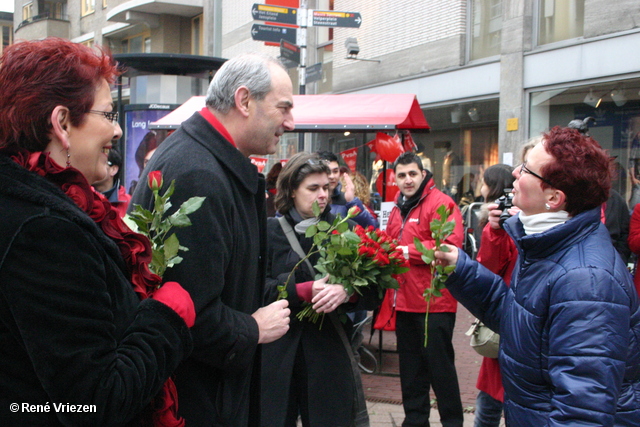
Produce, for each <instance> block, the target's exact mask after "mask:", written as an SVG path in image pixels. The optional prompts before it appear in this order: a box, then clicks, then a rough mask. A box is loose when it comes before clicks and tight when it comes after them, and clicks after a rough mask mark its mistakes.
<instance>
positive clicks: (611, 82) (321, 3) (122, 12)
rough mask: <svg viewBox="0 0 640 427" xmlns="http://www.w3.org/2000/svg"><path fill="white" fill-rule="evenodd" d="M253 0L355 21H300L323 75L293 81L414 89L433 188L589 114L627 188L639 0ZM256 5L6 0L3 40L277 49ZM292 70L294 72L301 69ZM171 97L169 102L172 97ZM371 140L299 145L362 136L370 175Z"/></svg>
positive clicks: (469, 178)
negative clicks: (427, 128)
mask: <svg viewBox="0 0 640 427" xmlns="http://www.w3.org/2000/svg"><path fill="white" fill-rule="evenodd" d="M265 2H266V3H269V4H279V5H283V6H285V7H290V8H305V9H314V10H322V11H331V10H333V11H346V12H357V13H359V14H360V15H361V17H362V23H361V25H360V26H359V28H355V27H337V26H336V27H322V26H310V27H308V28H307V29H306V37H304V38H300V37H299V38H298V39H297V40H296V41H297V42H298V44H302V45H304V46H306V49H303V51H304V52H305V53H306V56H305V65H308V66H309V65H314V64H322V73H321V77H320V79H319V80H315V81H313V82H306V81H305V80H303V81H301V82H300V83H301V84H299V85H295V84H294V86H298V87H300V88H301V89H302V88H304V91H305V93H307V94H311V93H414V94H416V95H417V98H418V101H419V103H420V105H421V107H422V108H423V111H424V113H425V116H426V118H427V120H428V122H429V124H430V125H431V128H432V130H431V132H430V133H427V134H416V135H413V139H414V141H415V142H416V143H417V145H418V150H419V152H420V153H421V154H422V156H423V158H424V163H425V164H426V165H428V166H429V167H430V168H431V169H432V171H433V173H434V176H435V178H436V182H437V183H438V184H440V185H441V186H445V185H446V186H451V187H453V186H455V187H456V189H457V190H458V194H460V193H462V192H464V191H474V190H479V188H475V189H474V186H476V184H477V180H478V177H479V176H480V175H481V173H482V170H483V168H485V167H487V166H489V165H491V164H494V163H498V162H505V163H510V164H516V163H518V162H519V152H520V147H521V146H522V145H523V144H524V143H525V142H526V141H527V140H528V139H529V138H531V137H533V136H536V135H539V134H540V133H541V132H543V131H545V130H547V129H549V128H550V127H552V126H554V125H563V126H566V125H567V124H568V123H569V121H571V120H574V119H580V120H584V119H587V118H588V117H592V118H593V119H592V120H589V127H590V134H591V136H593V137H594V138H595V139H596V140H598V141H599V142H600V143H601V145H602V146H603V147H604V148H606V149H608V150H609V151H610V153H611V155H612V156H615V157H616V161H617V163H618V165H619V168H620V176H619V179H618V180H617V181H616V187H615V188H616V189H618V190H619V191H620V192H621V193H623V195H624V196H625V198H627V199H628V198H629V195H630V191H631V181H630V178H629V177H628V175H627V172H628V171H629V170H636V169H640V94H639V91H640V54H638V53H637V52H636V50H637V46H639V45H640V3H639V2H638V1H637V0H618V1H616V2H611V1H608V0H448V1H442V0H401V1H400V2H384V1H367V0H265ZM254 3H255V1H249V0H130V1H124V0H63V1H35V0H16V2H15V13H14V22H13V25H14V28H15V34H14V38H15V40H19V39H33V38H39V37H43V36H47V35H55V36H60V37H65V38H69V39H71V40H74V41H77V42H81V43H86V44H89V45H91V44H93V43H96V44H100V45H107V46H109V47H110V48H111V50H112V51H113V52H115V53H144V52H147V53H181V54H193V55H204V56H213V57H220V58H229V57H232V56H234V55H237V54H239V53H242V52H247V51H263V52H266V53H270V54H272V55H274V56H277V55H279V54H280V48H279V46H273V45H267V44H265V43H264V42H260V41H256V40H253V38H252V35H251V30H252V27H253V26H254V24H263V22H260V21H255V20H254V19H253V17H252V14H251V9H252V6H253V4H254ZM298 33H299V34H300V33H302V31H301V29H298ZM349 38H355V39H356V40H357V45H358V48H359V52H358V53H357V54H355V55H354V54H353V50H352V46H350V47H349V49H350V50H349V51H348V50H347V46H345V42H346V41H347V39H349ZM290 73H291V75H292V78H293V79H294V83H295V82H298V79H299V77H300V74H301V73H300V71H299V69H298V68H291V69H290ZM302 83H304V85H303V84H302ZM149 84H153V83H152V82H149ZM196 86H197V85H196ZM200 86H201V85H200ZM163 87H164V86H163ZM199 91H201V89H200V88H197V89H194V90H193V91H192V92H189V93H188V94H187V95H189V96H190V95H193V94H202V93H199ZM156 92H157V91H156ZM177 92H179V93H182V92H181V91H177ZM127 96H131V94H129V95H127V94H125V99H127ZM179 98H180V97H179V96H177V97H176V99H175V102H176V103H182V102H183V101H184V99H182V98H180V99H179ZM134 102H135V101H134ZM167 102H170V101H167ZM171 102H173V101H171ZM374 136H375V135H373V134H357V135H355V136H354V135H353V134H352V135H344V134H319V135H306V137H305V139H304V144H303V147H304V148H305V149H307V150H316V149H329V150H332V151H335V152H340V151H342V150H344V149H346V148H350V147H353V146H361V148H360V150H359V153H358V163H357V165H358V169H359V170H360V171H361V172H364V173H365V174H367V176H369V177H371V176H372V175H373V174H374V172H375V170H376V165H375V164H374V163H373V160H374V156H373V155H372V154H371V153H369V151H368V148H367V147H366V146H364V143H365V142H366V141H369V140H371V139H373V137H374ZM301 145H302V144H299V141H298V137H297V136H296V135H288V136H286V137H285V138H284V141H283V143H282V144H281V147H280V150H281V151H280V152H279V153H278V155H277V156H274V160H278V158H286V157H288V156H290V155H291V154H292V153H293V152H295V151H296V150H298V149H300V148H302V146H301ZM452 159H453V160H452ZM445 172H446V173H445ZM638 172H639V173H640V170H639V171H638ZM445 175H447V176H445Z"/></svg>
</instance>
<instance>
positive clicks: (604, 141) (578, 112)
mask: <svg viewBox="0 0 640 427" xmlns="http://www.w3.org/2000/svg"><path fill="white" fill-rule="evenodd" d="M639 91H640V79H629V80H620V81H612V82H605V83H597V84H592V85H585V86H575V87H566V88H554V89H548V90H542V91H533V92H531V93H530V119H529V136H530V137H535V136H538V135H540V133H541V132H544V131H546V130H548V129H550V128H552V127H553V126H556V125H558V126H567V125H568V124H569V122H570V121H572V120H582V121H586V122H588V128H589V135H590V136H591V137H593V138H594V139H595V140H596V141H598V142H599V143H600V145H601V146H602V147H603V148H604V149H606V150H608V152H609V153H610V154H611V156H612V157H614V158H615V163H616V166H617V169H618V172H619V173H618V174H617V176H616V177H615V180H614V186H613V188H614V189H615V190H616V191H618V192H619V193H620V194H621V195H622V196H623V197H624V198H625V200H627V201H628V200H629V198H630V196H631V178H630V177H629V174H628V172H629V170H631V171H634V173H635V174H636V176H638V177H640V94H639Z"/></svg>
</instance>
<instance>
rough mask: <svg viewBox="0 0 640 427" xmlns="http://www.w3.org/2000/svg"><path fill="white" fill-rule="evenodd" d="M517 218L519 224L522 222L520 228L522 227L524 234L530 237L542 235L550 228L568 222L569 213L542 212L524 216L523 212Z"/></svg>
mask: <svg viewBox="0 0 640 427" xmlns="http://www.w3.org/2000/svg"><path fill="white" fill-rule="evenodd" d="M519 218H520V222H522V226H523V227H524V232H525V234H527V235H530V234H536V233H542V232H543V231H547V230H548V229H550V228H551V227H555V226H556V225H560V224H564V223H565V222H567V221H568V220H569V212H567V211H558V212H543V213H539V214H534V215H525V213H524V212H522V211H520V215H519Z"/></svg>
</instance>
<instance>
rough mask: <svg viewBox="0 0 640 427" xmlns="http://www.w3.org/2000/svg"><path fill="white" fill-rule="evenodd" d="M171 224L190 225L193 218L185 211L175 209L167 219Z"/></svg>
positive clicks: (177, 225)
mask: <svg viewBox="0 0 640 427" xmlns="http://www.w3.org/2000/svg"><path fill="white" fill-rule="evenodd" d="M167 220H168V221H169V224H170V225H172V226H175V227H188V226H190V225H191V220H190V219H189V217H188V216H186V215H185V214H184V213H182V212H180V211H179V210H177V211H175V212H174V213H173V214H171V215H170V216H169V218H168V219H167Z"/></svg>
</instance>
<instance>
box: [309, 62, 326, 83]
mask: <svg viewBox="0 0 640 427" xmlns="http://www.w3.org/2000/svg"><path fill="white" fill-rule="evenodd" d="M306 78H307V83H313V82H315V81H318V80H320V79H321V78H322V62H318V63H317V64H314V65H312V66H310V67H307V76H306Z"/></svg>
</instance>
